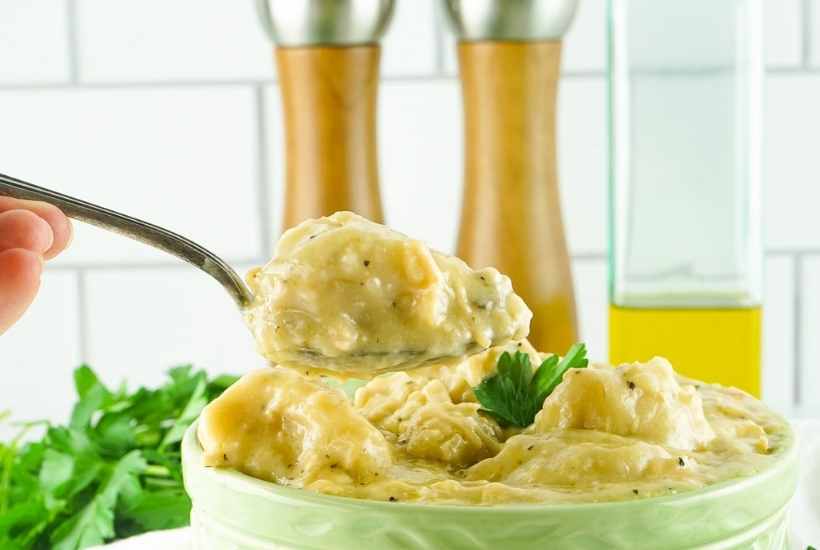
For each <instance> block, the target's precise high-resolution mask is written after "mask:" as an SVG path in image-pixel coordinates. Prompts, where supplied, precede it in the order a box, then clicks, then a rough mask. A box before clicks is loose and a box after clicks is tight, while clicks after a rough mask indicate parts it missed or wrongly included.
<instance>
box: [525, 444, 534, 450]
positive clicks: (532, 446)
mask: <svg viewBox="0 0 820 550" xmlns="http://www.w3.org/2000/svg"><path fill="white" fill-rule="evenodd" d="M533 448H535V445H530V446H529V447H527V450H528V451H531V450H533Z"/></svg>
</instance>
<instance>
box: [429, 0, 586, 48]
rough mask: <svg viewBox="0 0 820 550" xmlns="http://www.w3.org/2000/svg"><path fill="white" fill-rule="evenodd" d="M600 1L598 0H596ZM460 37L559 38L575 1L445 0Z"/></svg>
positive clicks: (451, 20) (569, 22)
mask: <svg viewBox="0 0 820 550" xmlns="http://www.w3.org/2000/svg"><path fill="white" fill-rule="evenodd" d="M597 1H600V0H597ZM445 4H446V6H447V13H448V15H449V19H450V23H451V25H452V27H453V29H454V31H455V33H456V35H457V36H458V38H459V39H460V40H463V41H467V42H473V41H480V40H509V41H536V40H560V39H561V38H562V37H563V36H564V34H565V33H566V32H567V30H568V29H569V27H570V25H571V24H572V19H573V17H574V16H575V10H576V8H577V5H578V0H445Z"/></svg>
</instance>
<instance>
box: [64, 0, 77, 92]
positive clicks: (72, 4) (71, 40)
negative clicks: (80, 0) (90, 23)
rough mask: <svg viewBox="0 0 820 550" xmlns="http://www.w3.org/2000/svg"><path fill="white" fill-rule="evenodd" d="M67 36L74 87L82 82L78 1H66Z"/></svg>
mask: <svg viewBox="0 0 820 550" xmlns="http://www.w3.org/2000/svg"><path fill="white" fill-rule="evenodd" d="M66 1H67V4H66V9H67V13H66V35H67V40H68V67H69V69H68V70H69V78H70V81H71V84H72V85H76V84H77V83H79V81H80V35H79V30H78V28H77V26H78V23H77V0H66Z"/></svg>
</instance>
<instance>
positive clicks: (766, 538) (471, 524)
mask: <svg viewBox="0 0 820 550" xmlns="http://www.w3.org/2000/svg"><path fill="white" fill-rule="evenodd" d="M182 460H183V469H184V474H185V487H186V488H187V490H188V493H189V494H190V495H191V498H192V500H193V511H192V513H191V524H192V527H193V532H194V541H195V548H197V549H198V550H216V549H219V550H251V549H253V550H257V549H284V548H287V549H295V548H309V549H312V550H319V549H322V550H324V549H329V550H331V549H332V550H346V549H355V550H392V549H402V550H422V549H424V550H427V549H448V550H458V549H501V548H503V549H504V550H516V549H525V548H538V549H543V548H551V549H559V548H567V549H570V548H571V549H573V550H586V549H596V550H598V549H603V548H629V549H642V548H646V549H657V548H663V549H665V550H675V549H683V548H704V549H706V548H708V549H710V550H718V549H741V548H743V549H755V550H764V549H765V550H769V549H771V550H775V549H777V550H781V549H785V548H786V545H787V540H786V537H787V535H786V529H787V517H786V516H787V510H788V504H789V501H790V500H791V497H792V495H793V494H794V491H795V488H796V485H797V473H798V468H797V450H796V445H795V442H794V439H793V438H792V444H791V447H790V448H789V449H788V450H786V451H785V452H784V453H783V454H782V455H781V458H780V460H779V461H778V462H776V463H775V464H774V465H773V466H772V467H770V468H769V469H767V470H765V471H764V472H762V473H760V474H758V475H756V476H753V477H749V478H744V479H740V480H735V481H731V482H726V483H720V484H717V485H714V486H711V487H709V488H706V489H702V490H699V491H692V492H690V493H684V494H680V495H675V496H669V497H659V498H649V499H644V500H634V501H626V502H614V503H595V504H572V505H564V504H561V505H515V506H513V505H504V506H494V507H475V506H473V507H470V506H445V505H431V504H411V503H392V502H375V501H365V500H356V499H348V498H339V497H332V496H326V495H320V494H316V493H312V492H308V491H301V490H298V489H291V488H287V487H281V486H278V485H275V484H273V483H268V482H265V481H260V480H257V479H254V478H251V477H249V476H246V475H243V474H241V473H238V472H235V471H232V470H225V469H215V468H206V467H204V466H203V465H202V448H201V447H200V445H199V442H198V440H197V438H196V424H194V425H193V426H192V427H191V428H190V429H189V430H188V432H187V433H186V434H185V439H184V441H183V444H182Z"/></svg>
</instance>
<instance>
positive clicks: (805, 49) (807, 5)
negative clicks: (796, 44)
mask: <svg viewBox="0 0 820 550" xmlns="http://www.w3.org/2000/svg"><path fill="white" fill-rule="evenodd" d="M812 4H813V1H812V0H803V4H802V6H801V7H802V13H801V16H802V21H801V23H802V31H803V37H802V41H801V63H800V68H801V69H803V70H806V69H810V68H811V48H812V43H813V41H814V36H813V32H812V19H813V17H812V16H813V15H814V13H813V10H814V6H813V5H812Z"/></svg>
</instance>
